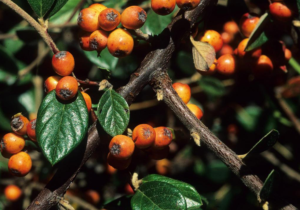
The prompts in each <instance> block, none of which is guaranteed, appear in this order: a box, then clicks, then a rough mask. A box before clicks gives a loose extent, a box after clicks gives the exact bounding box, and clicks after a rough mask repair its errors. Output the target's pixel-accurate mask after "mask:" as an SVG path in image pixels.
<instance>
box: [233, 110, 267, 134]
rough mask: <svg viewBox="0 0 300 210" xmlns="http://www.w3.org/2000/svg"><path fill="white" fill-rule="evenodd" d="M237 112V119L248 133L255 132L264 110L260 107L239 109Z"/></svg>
mask: <svg viewBox="0 0 300 210" xmlns="http://www.w3.org/2000/svg"><path fill="white" fill-rule="evenodd" d="M236 112H237V115H236V119H237V120H238V122H239V123H240V124H241V125H242V127H243V128H244V129H245V130H247V131H254V130H255V128H256V126H257V122H258V120H259V117H260V116H261V114H262V109H261V108H260V107H258V106H248V107H246V108H242V107H237V108H236Z"/></svg>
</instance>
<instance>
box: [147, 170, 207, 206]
mask: <svg viewBox="0 0 300 210" xmlns="http://www.w3.org/2000/svg"><path fill="white" fill-rule="evenodd" d="M153 181H157V182H165V183H168V184H171V185H172V186H173V187H176V188H177V189H178V190H179V191H180V193H181V194H182V196H183V197H184V199H185V201H186V206H187V209H199V207H200V206H202V205H203V203H202V200H201V197H200V195H199V193H198V192H197V190H196V189H195V188H194V187H193V186H192V185H190V184H187V183H185V182H181V181H178V180H175V179H171V178H168V177H165V176H161V175H157V174H152V175H149V176H146V177H145V178H143V184H144V183H147V182H153Z"/></svg>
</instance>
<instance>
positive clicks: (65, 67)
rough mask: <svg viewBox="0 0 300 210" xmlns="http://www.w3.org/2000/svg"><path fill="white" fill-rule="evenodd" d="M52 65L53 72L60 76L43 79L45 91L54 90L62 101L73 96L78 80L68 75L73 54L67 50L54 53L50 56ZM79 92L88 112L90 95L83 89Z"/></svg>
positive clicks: (90, 105)
mask: <svg viewBox="0 0 300 210" xmlns="http://www.w3.org/2000/svg"><path fill="white" fill-rule="evenodd" d="M52 67H53V70H54V71H55V73H56V74H58V75H60V76H50V77H48V78H47V79H46V80H45V83H44V87H45V92H46V93H49V92H51V91H52V90H55V91H56V95H57V97H58V98H60V99H61V100H63V101H68V100H70V99H72V98H74V97H75V96H76V95H77V92H78V82H77V80H76V79H75V78H74V77H72V76H69V75H70V74H71V73H72V72H73V70H74V67H75V60H74V57H73V55H72V54H71V53H70V52H68V51H59V52H57V53H55V54H54V55H53V57H52ZM81 93H82V96H83V98H84V100H85V103H86V105H87V109H88V111H89V112H90V110H91V108H92V100H91V97H90V96H89V95H88V94H87V93H85V92H83V91H82V92H81Z"/></svg>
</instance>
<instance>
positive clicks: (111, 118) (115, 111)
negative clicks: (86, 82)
mask: <svg viewBox="0 0 300 210" xmlns="http://www.w3.org/2000/svg"><path fill="white" fill-rule="evenodd" d="M96 115H97V117H98V120H99V123H100V125H101V126H102V128H103V129H104V130H105V131H106V132H107V133H108V134H109V135H111V136H116V135H119V134H122V133H123V132H124V131H125V129H126V128H127V125H128V123H129V116H130V114H129V106H128V104H127V102H126V100H125V99H124V98H123V97H122V96H121V95H119V94H118V93H117V92H116V91H114V90H112V89H108V90H106V91H105V93H104V94H103V95H102V97H101V99H100V101H99V103H98V108H97V112H96Z"/></svg>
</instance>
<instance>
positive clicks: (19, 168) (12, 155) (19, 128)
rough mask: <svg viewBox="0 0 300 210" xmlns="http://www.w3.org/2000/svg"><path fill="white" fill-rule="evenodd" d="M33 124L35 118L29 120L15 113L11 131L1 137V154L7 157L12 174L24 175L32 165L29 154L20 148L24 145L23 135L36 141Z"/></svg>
mask: <svg viewBox="0 0 300 210" xmlns="http://www.w3.org/2000/svg"><path fill="white" fill-rule="evenodd" d="M35 126H36V119H33V120H31V121H29V120H28V119H27V118H26V117H24V116H23V115H22V114H21V113H19V114H16V115H14V116H13V118H12V120H11V128H12V130H13V133H7V134H5V135H4V136H3V138H2V139H1V144H0V148H1V154H2V156H3V157H6V158H9V161H8V170H9V172H10V174H12V175H13V176H18V177H22V176H25V175H27V174H28V173H29V171H30V169H31V167H32V161H31V158H30V156H29V155H28V154H27V153H26V152H24V151H22V150H23V149H24V147H25V139H24V136H25V135H27V136H28V137H29V138H30V139H31V140H32V141H34V142H36V134H35Z"/></svg>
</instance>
